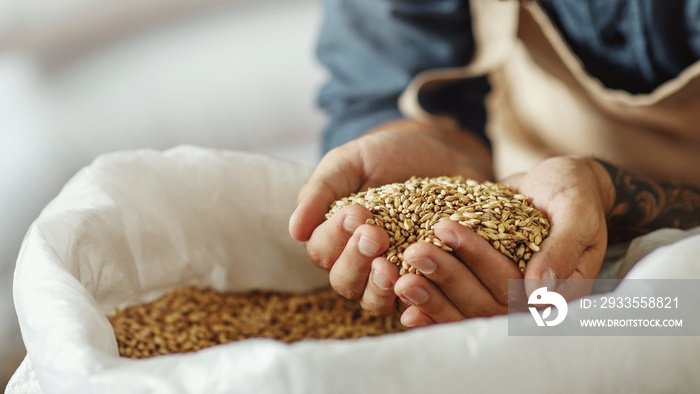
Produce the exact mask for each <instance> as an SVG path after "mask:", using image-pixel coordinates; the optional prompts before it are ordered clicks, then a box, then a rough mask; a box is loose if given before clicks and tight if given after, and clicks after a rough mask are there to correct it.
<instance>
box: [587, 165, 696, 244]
mask: <svg viewBox="0 0 700 394" xmlns="http://www.w3.org/2000/svg"><path fill="white" fill-rule="evenodd" d="M597 161H598V162H599V163H600V164H602V165H603V167H604V168H605V170H606V171H607V172H608V174H609V175H610V179H612V182H613V186H614V188H615V203H614V204H613V207H612V209H611V210H610V212H608V214H607V221H608V239H609V241H610V242H624V241H629V240H631V239H632V238H634V237H636V236H639V235H642V234H646V233H648V232H651V231H653V230H656V229H660V228H664V227H673V228H680V229H689V228H693V227H696V226H698V225H700V185H695V184H689V183H681V182H673V181H660V180H654V179H651V178H648V177H643V176H639V175H635V174H632V173H629V172H626V171H624V170H621V169H619V168H617V167H615V166H613V165H611V164H609V163H606V162H604V161H602V160H597Z"/></svg>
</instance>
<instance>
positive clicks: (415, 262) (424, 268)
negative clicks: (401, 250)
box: [406, 257, 437, 275]
mask: <svg viewBox="0 0 700 394" xmlns="http://www.w3.org/2000/svg"><path fill="white" fill-rule="evenodd" d="M406 263H407V264H408V265H410V266H412V267H414V268H415V269H417V270H418V271H420V272H421V273H423V274H426V275H428V274H432V273H433V272H435V270H436V269H437V264H435V262H434V261H433V259H431V258H429V257H420V258H416V259H410V260H407V261H406Z"/></svg>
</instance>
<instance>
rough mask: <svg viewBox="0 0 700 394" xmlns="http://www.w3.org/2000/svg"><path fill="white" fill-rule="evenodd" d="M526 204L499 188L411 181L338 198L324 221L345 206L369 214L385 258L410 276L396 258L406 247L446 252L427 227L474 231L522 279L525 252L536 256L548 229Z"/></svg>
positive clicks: (449, 180)
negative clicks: (384, 235) (454, 225)
mask: <svg viewBox="0 0 700 394" xmlns="http://www.w3.org/2000/svg"><path fill="white" fill-rule="evenodd" d="M528 200H529V198H528V197H527V196H525V195H523V194H520V193H515V192H514V191H513V190H512V189H511V188H510V187H508V186H506V185H503V184H499V183H492V182H484V183H479V182H477V181H475V180H472V179H464V178H462V177H437V178H417V177H412V178H411V179H409V180H408V181H406V182H403V183H391V184H387V185H384V186H381V187H377V188H370V189H368V190H366V191H364V192H359V193H355V194H352V195H350V196H347V197H344V198H342V199H340V200H338V201H336V202H334V203H333V204H332V205H331V207H330V210H329V211H328V213H327V214H326V218H330V217H331V216H332V215H333V214H335V213H336V212H338V211H339V210H340V209H342V208H343V207H345V206H348V205H351V204H357V205H362V206H364V207H365V208H367V209H368V210H370V212H372V214H373V215H374V222H376V224H377V225H380V226H382V227H383V228H384V229H385V230H387V232H388V233H389V238H390V243H391V246H390V247H389V250H388V251H387V253H386V254H385V256H387V258H388V259H389V261H391V262H393V263H395V264H397V265H398V266H399V267H400V268H401V269H400V273H401V274H402V275H403V274H405V273H409V272H414V271H415V269H413V267H410V266H409V265H408V264H406V263H405V262H404V261H403V253H400V252H397V251H403V250H404V249H406V247H408V245H410V244H411V243H414V242H430V243H433V244H434V245H436V246H438V247H440V248H442V249H443V250H446V251H450V252H451V251H452V249H451V248H450V247H449V246H447V245H445V244H444V243H443V242H442V241H441V240H439V239H437V237H435V235H434V233H433V227H434V226H435V225H436V224H437V223H438V222H440V221H443V220H451V221H455V222H458V223H459V224H461V225H463V226H466V227H468V228H470V229H472V230H474V231H475V232H476V233H477V234H478V235H479V236H481V237H482V238H484V239H485V240H487V241H489V242H490V243H491V245H492V246H493V247H494V249H496V250H498V251H500V252H501V253H503V254H504V255H505V256H508V257H509V258H510V259H512V260H513V262H514V263H515V264H517V265H518V268H519V269H520V272H521V273H522V272H524V270H525V264H526V263H527V261H528V260H529V259H530V257H531V256H532V253H531V252H537V251H539V250H540V248H539V244H540V243H542V242H543V241H544V239H545V238H546V237H547V235H548V233H549V226H550V225H549V221H548V220H547V218H546V216H545V215H544V214H543V213H542V212H540V211H539V210H537V209H536V208H534V207H533V206H532V205H530V204H529V202H528ZM370 220H372V219H370ZM368 222H369V221H368ZM415 272H416V273H419V274H420V272H418V271H415Z"/></svg>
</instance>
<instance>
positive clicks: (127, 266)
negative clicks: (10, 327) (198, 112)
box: [7, 147, 700, 393]
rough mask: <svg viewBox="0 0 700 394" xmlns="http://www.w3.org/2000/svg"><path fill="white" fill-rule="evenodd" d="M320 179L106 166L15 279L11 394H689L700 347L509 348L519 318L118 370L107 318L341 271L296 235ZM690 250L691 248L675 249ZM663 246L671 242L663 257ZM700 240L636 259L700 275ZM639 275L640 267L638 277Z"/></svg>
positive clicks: (96, 167)
mask: <svg viewBox="0 0 700 394" xmlns="http://www.w3.org/2000/svg"><path fill="white" fill-rule="evenodd" d="M310 173H311V169H310V168H308V167H305V166H301V165H299V164H294V163H290V162H286V161H280V160H275V159H272V158H268V157H263V156H257V155H251V154H247V153H237V152H225V151H215V150H208V149H202V148H195V147H179V148H176V149H172V150H169V151H166V152H156V151H133V152H120V153H114V154H109V155H105V156H102V157H100V158H98V159H97V160H96V161H95V162H94V163H93V164H91V165H90V166H88V167H86V168H84V169H83V170H81V171H80V172H79V173H78V174H77V175H76V176H75V177H74V178H73V179H72V180H71V181H70V182H69V183H68V184H67V185H66V186H65V188H64V189H63V190H62V191H61V193H60V194H59V196H58V197H57V198H56V199H55V200H54V201H52V202H51V203H50V204H49V205H48V206H47V207H46V208H45V209H44V211H43V212H42V213H41V215H40V217H39V218H38V219H37V220H36V221H35V222H34V224H33V225H32V226H31V228H30V229H29V232H28V234H27V236H26V238H25V241H24V243H23V246H22V250H21V252H20V256H19V259H18V263H17V269H16V272H15V278H14V286H15V287H14V295H15V304H16V308H17V312H18V317H19V322H20V326H21V329H22V336H23V339H24V342H25V345H26V347H27V357H26V359H25V360H24V362H23V364H22V365H21V366H20V368H19V369H18V371H17V372H16V373H15V375H14V376H13V378H12V380H11V382H10V384H9V385H8V388H7V392H8V393H24V392H34V393H39V392H42V393H146V392H148V393H234V392H235V393H277V392H290V393H331V392H348V393H363V392H402V393H410V392H415V393H419V392H443V393H444V392H465V391H470V392H471V391H476V392H484V391H488V392H510V391H516V390H517V391H523V390H524V391H538V392H561V391H567V392H642V391H643V392H650V391H651V392H658V391H665V392H688V391H691V390H692V389H697V388H698V387H700V378H699V377H698V375H697V373H696V371H697V365H700V351H699V350H700V341H699V340H698V338H696V337H509V336H508V320H507V319H508V317H506V316H500V317H494V318H487V319H472V320H467V321H462V322H458V323H452V324H443V325H436V326H432V327H428V328H422V329H415V330H409V331H407V332H403V333H398V334H390V335H385V336H380V337H371V338H362V339H357V340H329V341H318V340H307V341H301V342H297V343H294V344H284V343H282V342H279V341H274V340H270V339H252V340H245V341H240V342H234V343H230V344H226V345H219V346H214V347H211V348H207V349H204V350H201V351H198V352H194V353H188V354H174V355H166V356H159V357H154V358H149V359H142V360H131V359H127V358H120V357H119V356H118V351H117V343H116V339H115V337H114V333H113V331H112V327H111V326H110V324H109V322H108V320H107V318H106V317H105V314H112V313H113V312H114V309H115V307H122V308H123V307H125V306H128V305H133V304H137V303H142V302H146V301H151V300H153V299H155V298H157V297H159V296H161V295H163V294H164V293H166V292H167V291H169V290H172V289H174V288H177V287H181V286H185V285H196V286H207V287H212V288H214V289H215V290H219V291H247V290H251V289H270V290H282V291H303V290H311V289H314V288H318V287H320V286H325V285H327V284H328V279H327V273H326V272H325V271H323V270H321V269H318V268H317V267H316V266H315V265H314V264H313V263H311V262H310V261H309V259H308V258H307V257H306V254H305V251H304V245H303V244H301V243H298V242H295V241H294V240H292V239H291V237H290V236H289V235H288V232H287V223H288V219H289V216H290V215H291V213H292V211H293V209H294V207H295V203H296V194H297V192H298V190H299V188H300V187H301V185H302V184H303V182H304V181H305V180H306V178H307V177H308V175H309V174H310ZM675 240H679V241H677V242H673V243H672V241H675ZM661 243H669V244H670V245H668V246H664V247H661V248H658V249H656V250H655V251H654V252H652V253H650V254H648V255H646V256H644V257H642V256H643V255H645V254H646V253H648V251H649V250H650V249H652V248H654V247H656V246H658V245H659V244H661ZM699 255H700V234H698V232H682V231H664V232H660V233H655V234H652V235H650V236H647V237H644V238H642V239H639V240H638V241H636V242H635V243H634V244H633V246H632V248H631V249H630V251H629V252H628V253H627V259H626V260H625V261H623V263H622V266H623V270H622V271H625V272H626V270H627V268H629V267H630V266H631V265H632V263H634V262H636V261H637V260H638V259H639V258H641V259H642V260H641V261H640V262H639V263H637V264H636V265H635V266H634V267H633V268H632V269H631V270H630V271H629V273H627V277H635V278H700V264H698V262H697V256H699ZM625 267H627V268H625Z"/></svg>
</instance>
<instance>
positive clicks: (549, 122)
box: [400, 0, 700, 183]
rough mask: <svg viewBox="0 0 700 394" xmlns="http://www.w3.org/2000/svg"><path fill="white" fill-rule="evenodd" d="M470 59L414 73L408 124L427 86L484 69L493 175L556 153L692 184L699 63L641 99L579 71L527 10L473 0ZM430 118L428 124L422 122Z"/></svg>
mask: <svg viewBox="0 0 700 394" xmlns="http://www.w3.org/2000/svg"><path fill="white" fill-rule="evenodd" d="M472 14H473V16H474V26H473V30H474V36H475V41H476V44H477V51H476V56H475V60H474V62H473V63H472V64H470V66H469V67H467V68H461V69H448V70H434V71H429V72H426V73H423V74H420V75H419V76H417V77H416V78H415V79H414V80H413V81H412V83H411V85H410V86H409V87H408V89H407V90H406V91H405V92H404V94H403V95H402V97H401V101H400V106H401V109H402V111H404V114H405V115H407V116H410V117H416V118H422V117H432V116H431V115H429V114H427V113H426V112H425V111H423V110H422V109H421V108H420V106H419V105H418V103H417V94H418V91H419V90H420V89H423V88H426V87H429V86H430V84H436V83H442V82H445V81H449V80H454V79H457V78H464V77H468V76H475V75H482V74H485V73H487V72H490V79H491V83H492V87H493V89H492V92H491V94H490V95H489V96H488V98H487V101H486V106H487V111H488V119H489V121H488V123H487V133H488V134H489V137H490V138H491V140H492V142H493V152H494V163H495V166H496V174H497V176H498V177H499V178H501V177H504V176H507V175H510V174H513V173H517V172H522V171H526V170H528V169H529V168H531V167H532V166H533V165H535V164H536V163H538V162H539V161H541V160H543V159H545V158H547V157H551V156H559V155H587V156H595V157H598V158H602V159H605V160H607V161H609V162H611V163H614V164H616V165H618V166H620V167H623V168H626V169H628V170H631V171H635V172H638V173H643V174H647V175H650V176H654V177H658V178H661V179H676V180H684V181H692V182H697V183H700V61H699V62H696V63H695V64H693V65H692V66H690V67H688V68H687V69H686V70H685V71H684V72H683V73H681V74H680V75H679V76H677V77H676V78H675V79H673V80H671V81H669V82H667V83H665V84H663V85H661V86H660V87H658V88H657V89H655V90H654V91H653V92H651V93H649V94H641V95H632V94H629V93H627V92H624V91H619V90H612V89H608V88H606V87H605V86H603V85H602V84H601V83H600V82H599V81H598V80H596V79H594V78H593V77H591V76H590V75H588V74H587V73H586V71H585V70H584V69H583V67H582V65H581V63H580V61H579V60H578V59H577V57H576V56H575V55H574V54H573V52H572V51H571V50H570V49H569V47H568V46H567V44H566V43H565V42H564V40H563V38H562V37H561V36H560V34H559V33H558V32H557V30H556V28H555V27H554V26H553V25H552V23H551V22H550V20H549V18H548V17H547V15H545V13H544V12H543V11H542V9H541V8H540V7H539V6H538V5H536V4H535V3H527V4H523V5H519V4H518V3H517V2H514V1H505V2H501V1H494V0H473V1H472ZM432 118H434V117H432Z"/></svg>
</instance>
